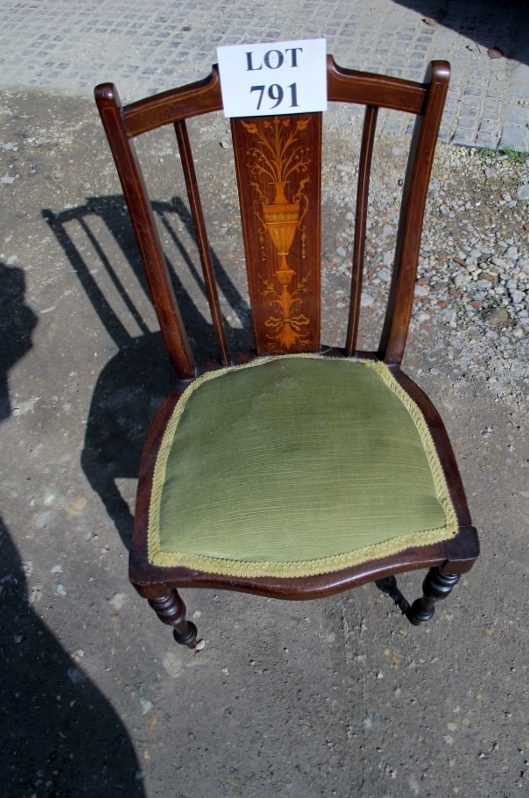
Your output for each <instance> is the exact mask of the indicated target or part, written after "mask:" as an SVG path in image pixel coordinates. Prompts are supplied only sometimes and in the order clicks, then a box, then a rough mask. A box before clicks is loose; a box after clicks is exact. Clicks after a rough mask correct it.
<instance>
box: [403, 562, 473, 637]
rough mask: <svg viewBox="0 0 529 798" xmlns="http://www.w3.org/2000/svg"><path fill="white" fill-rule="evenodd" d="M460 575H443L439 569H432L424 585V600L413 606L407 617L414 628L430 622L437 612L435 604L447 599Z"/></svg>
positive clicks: (421, 599)
mask: <svg viewBox="0 0 529 798" xmlns="http://www.w3.org/2000/svg"><path fill="white" fill-rule="evenodd" d="M459 579H460V574H443V573H441V571H440V569H439V568H430V570H429V571H428V573H427V574H426V577H425V580H424V582H423V584H422V592H423V596H422V598H419V599H417V600H416V601H414V602H413V604H412V605H411V607H410V609H409V611H408V612H407V613H406V616H407V618H408V620H409V621H410V623H412V624H413V625H414V626H419V624H421V623H424V622H425V621H429V620H430V618H432V617H433V614H434V612H435V604H436V603H437V602H438V601H441V600H442V599H445V598H446V597H447V596H448V595H449V594H450V593H451V592H452V588H453V587H454V585H455V584H457V582H459Z"/></svg>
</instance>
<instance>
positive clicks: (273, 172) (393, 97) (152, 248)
mask: <svg viewBox="0 0 529 798" xmlns="http://www.w3.org/2000/svg"><path fill="white" fill-rule="evenodd" d="M449 77H450V68H449V65H448V63H446V62H444V61H434V62H432V64H431V65H430V68H429V74H428V75H427V78H426V82H425V83H416V82H413V81H408V80H402V79H400V78H396V77H388V76H381V75H372V74H368V73H363V72H357V71H354V70H348V69H343V68H341V67H339V66H337V65H336V64H335V62H334V60H333V58H332V56H329V57H328V61H327V82H328V99H329V101H330V102H339V103H349V104H351V103H353V104H360V105H363V106H365V116H364V124H363V132H362V140H361V147H360V160H359V165H358V182H357V200H356V213H355V224H354V243H353V254H352V279H351V296H350V305H349V314H348V330H347V337H346V341H345V346H344V348H343V353H344V354H345V355H346V356H348V357H351V356H354V355H355V354H357V337H358V324H359V315H360V302H361V293H362V278H363V273H364V265H365V242H366V222H367V209H368V200H369V183H370V173H371V161H372V154H373V145H374V141H375V131H376V124H377V117H378V112H379V109H381V108H385V109H392V110H396V111H401V112H404V113H408V114H413V115H415V118H416V119H415V127H414V132H413V136H412V140H411V147H410V153H409V157H408V165H407V170H406V177H405V181H404V187H403V194H402V202H401V209H400V220H399V227H398V232H397V242H396V250H395V260H394V268H393V275H392V282H391V287H390V291H389V298H388V303H387V308H386V313H385V321H384V324H383V328H382V333H381V338H380V343H379V347H378V350H377V352H376V353H374V354H375V355H376V356H377V357H379V358H381V359H382V360H384V361H385V362H386V363H388V364H396V365H399V364H400V362H401V360H402V357H403V354H404V348H405V345H406V338H407V334H408V327H409V323H410V318H411V312H412V302H413V293H414V286H415V280H416V273H417V264H418V257H419V247H420V237H421V232H422V226H423V218H424V208H425V203H426V196H427V191H428V182H429V179H430V173H431V168H432V162H433V157H434V152H435V145H436V141H437V136H438V132H439V126H440V123H441V117H442V112H443V108H444V101H445V97H446V92H447V88H448V82H449ZM95 95H96V101H97V105H98V108H99V112H100V114H101V118H102V121H103V125H104V128H105V131H106V134H107V138H108V141H109V144H110V148H111V150H112V154H113V157H114V160H115V163H116V168H117V171H118V174H119V177H120V180H121V185H122V188H123V193H124V196H125V200H126V202H127V206H128V209H129V212H130V216H131V219H132V224H133V227H134V231H135V234H136V238H137V242H138V246H139V249H140V253H141V256H142V260H143V263H144V266H145V270H146V274H147V280H148V283H149V288H150V292H151V296H152V299H153V304H154V307H155V310H156V313H157V315H158V320H159V323H160V328H161V332H162V336H163V339H164V342H165V345H166V347H167V350H168V352H169V356H170V358H171V361H172V363H173V366H174V368H175V370H176V373H177V375H178V377H179V378H180V379H181V380H188V379H192V378H193V377H194V376H195V375H196V373H197V367H196V364H195V360H194V356H193V353H192V350H191V347H190V343H189V340H188V336H187V334H186V330H185V329H184V325H183V322H182V317H181V315H180V311H179V308H178V303H177V300H176V297H175V293H174V290H173V286H172V283H171V278H170V274H169V271H168V267H167V263H166V259H165V256H164V252H163V249H162V245H161V241H160V237H159V235H158V231H157V228H156V224H155V221H154V216H153V211H152V206H151V203H150V200H149V197H148V193H147V190H146V187H145V181H144V178H143V175H142V171H141V167H140V164H139V161H138V157H137V154H136V150H135V147H134V142H133V140H134V139H135V138H136V137H137V136H140V135H142V134H144V133H147V132H148V131H151V130H154V129H156V128H159V127H162V126H165V125H173V126H174V129H175V134H176V139H177V142H178V147H179V153H180V159H181V164H182V169H183V173H184V177H185V183H186V188H187V193H188V198H189V205H190V211H191V216H192V220H193V226H194V231H195V237H196V242H197V246H198V251H199V254H200V261H201V266H202V271H203V276H204V284H205V288H206V294H207V299H208V303H209V307H210V311H211V317H212V322H213V327H214V330H215V336H216V341H217V347H218V357H219V360H220V362H221V363H222V364H223V365H229V364H230V363H232V362H233V355H232V353H230V351H229V347H228V339H227V335H226V329H225V324H224V320H223V317H222V313H221V307H220V302H219V294H218V289H217V283H216V280H215V274H214V268H213V259H212V254H211V249H210V245H209V241H208V233H207V229H206V223H205V219H204V212H203V208H202V204H201V200H200V193H199V188H198V181H197V175H196V170H195V165H194V158H193V151H192V148H191V143H190V138H189V135H188V131H187V127H186V120H187V119H189V118H192V117H196V116H200V115H202V114H207V113H213V112H216V111H219V110H221V109H222V98H221V91H220V80H219V74H218V71H217V69H216V67H214V68H213V71H212V73H211V74H210V75H209V77H207V78H206V79H204V80H202V81H198V82H196V83H193V84H190V85H188V86H184V87H182V88H179V89H174V90H171V91H167V92H164V93H162V94H158V95H155V96H154V97H149V98H146V99H144V100H140V101H139V102H135V103H131V104H130V105H126V106H122V105H121V103H120V100H119V96H118V94H117V91H116V89H115V87H114V86H113V85H112V84H110V83H105V84H101V85H100V86H98V87H97V88H96V90H95ZM231 131H232V140H233V148H234V157H235V167H236V178H237V184H238V189H239V200H240V209H241V220H242V230H243V239H244V246H245V255H246V268H247V273H248V285H249V293H250V302H251V309H252V325H253V333H254V342H255V350H256V352H257V354H258V355H263V354H267V355H270V354H273V355H279V354H285V353H295V352H317V351H319V350H320V348H321V341H320V306H321V301H320V297H321V223H322V222H321V162H322V158H321V151H322V147H321V142H322V115H321V114H320V113H308V114H303V113H302V114H293V115H281V116H266V117H253V118H245V119H240V118H238V119H232V120H231Z"/></svg>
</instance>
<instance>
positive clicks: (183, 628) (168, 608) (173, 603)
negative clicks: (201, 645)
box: [148, 589, 197, 648]
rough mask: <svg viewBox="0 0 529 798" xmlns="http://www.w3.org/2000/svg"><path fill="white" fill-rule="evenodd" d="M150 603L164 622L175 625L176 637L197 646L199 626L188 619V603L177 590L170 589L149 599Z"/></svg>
mask: <svg viewBox="0 0 529 798" xmlns="http://www.w3.org/2000/svg"><path fill="white" fill-rule="evenodd" d="M148 601H149V604H150V605H151V607H152V608H153V610H154V611H155V613H156V615H157V616H158V618H159V619H160V620H161V622H162V623H165V624H167V625H168V626H172V627H173V635H174V639H175V640H176V642H177V643H180V644H181V645H183V646H187V647H188V648H196V645H197V627H196V626H195V624H194V623H191V621H188V620H186V605H185V604H184V602H183V601H182V599H181V598H180V596H179V594H178V591H177V590H174V589H173V590H170V591H169V592H168V593H166V594H165V595H164V596H160V597H158V598H152V599H149V600H148Z"/></svg>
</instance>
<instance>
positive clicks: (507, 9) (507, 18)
mask: <svg viewBox="0 0 529 798" xmlns="http://www.w3.org/2000/svg"><path fill="white" fill-rule="evenodd" d="M394 2H396V3H397V4H398V5H401V6H404V7H405V8H409V9H410V10H412V11H416V12H417V13H418V14H423V15H424V17H426V18H427V20H428V21H429V22H433V23H434V24H435V22H437V23H439V24H440V25H443V26H444V27H445V28H450V29H451V30H455V31H456V32H457V33H460V34H461V35H462V36H465V37H466V38H468V39H470V40H471V41H473V42H475V43H476V44H477V45H479V46H480V47H481V48H483V49H484V50H485V51H488V50H492V49H494V50H496V51H499V52H498V53H497V54H496V56H495V57H498V56H499V55H500V53H501V54H503V55H504V56H505V57H506V58H510V59H513V60H514V61H520V62H522V63H525V64H529V37H528V33H529V15H528V14H527V0H504V2H501V3H499V2H498V0H394ZM500 57H501V56H500Z"/></svg>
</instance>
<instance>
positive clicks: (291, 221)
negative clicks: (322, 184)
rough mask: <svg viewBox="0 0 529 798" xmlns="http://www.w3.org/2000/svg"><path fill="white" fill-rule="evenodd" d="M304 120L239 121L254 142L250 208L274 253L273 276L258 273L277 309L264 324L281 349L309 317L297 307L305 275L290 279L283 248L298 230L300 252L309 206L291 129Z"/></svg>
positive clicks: (299, 338) (305, 155)
mask: <svg viewBox="0 0 529 798" xmlns="http://www.w3.org/2000/svg"><path fill="white" fill-rule="evenodd" d="M309 122H310V119H297V120H293V119H292V118H282V119H281V118H280V117H275V119H274V120H272V121H271V120H265V121H264V123H263V130H262V131H261V130H260V129H259V128H258V127H257V125H256V124H255V123H248V122H243V125H244V127H245V128H246V130H247V131H248V133H250V134H251V135H255V136H256V139H257V142H256V145H255V146H254V147H252V148H251V149H250V150H248V153H247V155H248V157H249V164H248V165H249V170H250V174H251V175H252V176H253V177H255V178H256V179H255V180H254V181H252V183H251V185H252V186H253V188H254V190H255V192H256V195H257V198H258V203H257V207H256V209H255V211H254V212H255V214H256V215H257V217H258V218H259V220H260V222H261V223H262V229H261V230H260V233H262V234H263V235H264V234H268V235H269V236H270V239H271V241H272V243H273V245H274V248H275V250H276V252H277V254H278V256H279V264H278V268H277V269H276V271H275V272H274V278H275V280H267V279H265V278H264V277H262V276H260V279H261V281H262V283H263V291H262V296H265V297H269V298H270V301H271V304H273V305H274V306H275V307H276V309H277V312H278V314H277V315H276V314H272V315H270V316H269V317H268V318H267V320H266V321H265V326H266V327H267V328H269V329H270V330H271V332H270V335H269V339H270V340H271V341H273V342H276V343H279V344H281V345H282V346H284V347H285V348H286V349H290V348H291V347H292V346H293V345H294V344H296V345H302V344H303V343H304V340H305V339H306V340H308V338H307V327H308V325H309V324H310V320H309V319H308V318H307V317H306V316H305V315H304V314H303V313H300V312H299V310H300V305H301V303H302V296H301V295H302V294H303V293H304V292H305V291H306V290H307V288H306V282H307V279H308V276H309V275H306V277H305V278H304V279H302V280H298V281H297V282H294V283H293V280H294V277H295V276H296V272H295V271H294V269H292V268H291V267H290V265H289V263H288V254H289V252H290V249H291V247H292V244H293V242H294V239H295V237H296V235H297V234H298V233H300V234H301V237H302V252H303V253H304V238H305V236H304V228H303V218H304V216H305V214H306V213H307V210H308V199H307V197H306V195H305V194H304V191H303V189H304V187H305V185H306V184H307V183H308V181H309V178H308V177H303V175H304V174H306V173H307V171H308V167H309V164H310V158H309V152H308V148H307V147H304V146H301V145H300V144H299V140H298V138H297V135H296V134H297V133H298V131H300V130H304V129H305V128H306V127H307V125H308V124H309ZM263 178H264V179H266V183H265V186H266V184H267V185H268V186H269V187H270V189H271V191H270V194H271V193H272V192H273V201H272V202H270V197H269V195H267V193H265V191H264V190H263V184H264V180H263ZM289 178H290V179H289ZM288 194H290V196H291V197H292V199H291V200H289V198H288ZM303 257H304V254H303ZM276 283H277V284H278V286H276ZM292 285H294V287H292Z"/></svg>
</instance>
